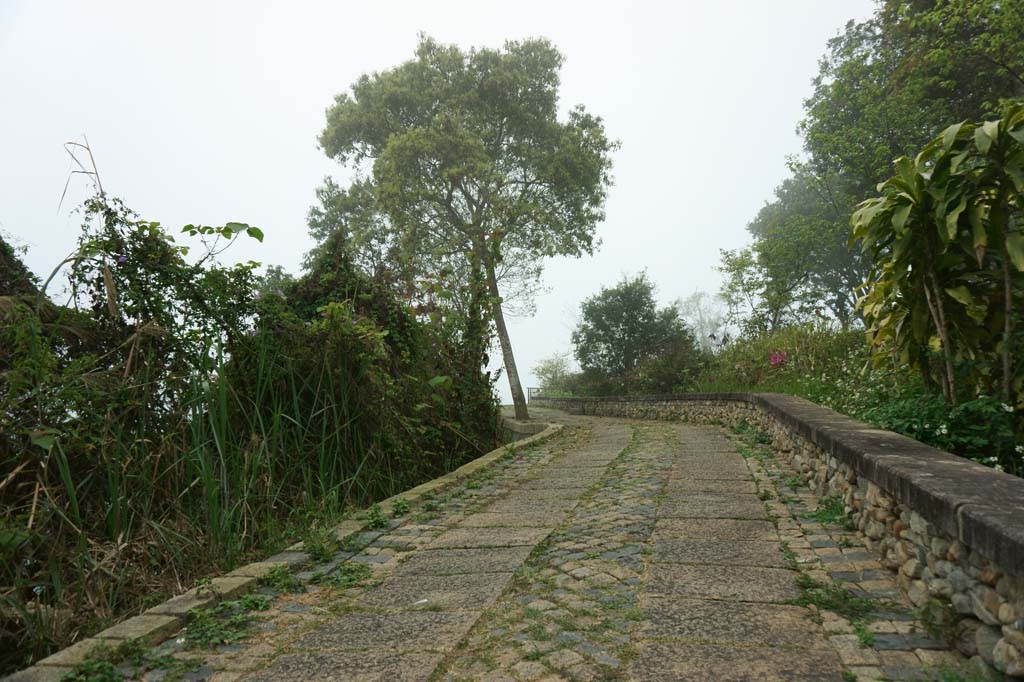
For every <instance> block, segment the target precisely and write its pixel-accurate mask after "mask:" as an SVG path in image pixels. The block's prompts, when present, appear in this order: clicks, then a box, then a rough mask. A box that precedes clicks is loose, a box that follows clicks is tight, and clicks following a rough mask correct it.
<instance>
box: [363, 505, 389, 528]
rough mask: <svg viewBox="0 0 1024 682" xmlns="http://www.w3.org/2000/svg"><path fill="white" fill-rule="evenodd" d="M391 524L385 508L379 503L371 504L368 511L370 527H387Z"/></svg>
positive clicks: (367, 520) (367, 518)
mask: <svg viewBox="0 0 1024 682" xmlns="http://www.w3.org/2000/svg"><path fill="white" fill-rule="evenodd" d="M389 524H390V522H389V521H388V515H387V514H385V513H384V509H383V508H382V507H381V506H380V505H379V504H373V505H371V506H370V509H369V511H367V513H366V525H367V526H368V527H370V528H376V529H380V528H387V527H388V525H389Z"/></svg>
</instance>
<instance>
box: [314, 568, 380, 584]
mask: <svg viewBox="0 0 1024 682" xmlns="http://www.w3.org/2000/svg"><path fill="white" fill-rule="evenodd" d="M371 575H373V569H371V568H370V567H369V566H367V565H366V564H361V563H359V562H349V563H345V564H342V565H341V566H339V567H338V570H336V571H334V572H333V573H330V574H328V575H325V576H323V577H321V578H318V580H317V582H318V583H320V584H321V585H325V586H327V587H331V588H334V589H338V590H345V589H348V588H350V587H358V586H360V585H361V584H363V582H364V581H366V579H367V578H369V577H370V576H371Z"/></svg>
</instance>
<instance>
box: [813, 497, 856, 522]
mask: <svg viewBox="0 0 1024 682" xmlns="http://www.w3.org/2000/svg"><path fill="white" fill-rule="evenodd" d="M804 518H807V519H814V520H815V521H817V522H818V523H820V524H822V525H831V526H840V527H842V528H844V529H846V530H856V526H854V525H853V521H851V520H850V518H849V517H848V516H847V515H846V509H845V507H844V505H843V501H842V500H841V499H839V498H838V497H821V498H818V509H817V510H815V511H813V512H808V513H807V514H804Z"/></svg>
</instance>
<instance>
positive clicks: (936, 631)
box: [914, 599, 959, 645]
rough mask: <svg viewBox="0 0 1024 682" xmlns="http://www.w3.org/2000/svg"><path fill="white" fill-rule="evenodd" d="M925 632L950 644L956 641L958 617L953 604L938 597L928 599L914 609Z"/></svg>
mask: <svg viewBox="0 0 1024 682" xmlns="http://www.w3.org/2000/svg"><path fill="white" fill-rule="evenodd" d="M914 615H915V616H916V617H917V619H918V620H920V621H921V625H923V626H924V629H925V632H927V633H928V634H929V635H931V636H932V637H934V638H935V639H937V640H939V641H942V642H946V643H947V644H949V645H952V644H953V643H954V642H955V641H956V635H957V623H958V622H959V617H958V616H957V613H956V610H955V609H954V608H953V605H952V604H951V603H950V602H948V601H944V600H940V599H929V600H928V601H926V602H925V603H924V604H922V605H921V606H920V607H919V608H917V609H916V610H915V611H914Z"/></svg>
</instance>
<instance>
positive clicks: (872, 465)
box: [533, 393, 1024, 575]
mask: <svg viewBox="0 0 1024 682" xmlns="http://www.w3.org/2000/svg"><path fill="white" fill-rule="evenodd" d="M533 402H534V403H535V404H537V405H538V406H544V407H553V408H556V409H562V410H565V411H567V412H572V413H576V414H601V415H605V416H612V415H614V414H619V415H621V416H637V415H638V413H642V412H644V411H645V410H644V409H643V408H647V407H650V408H652V409H654V408H661V409H662V410H663V411H665V412H666V413H667V414H671V413H672V412H673V410H672V409H671V408H672V407H673V406H674V407H677V408H680V409H679V410H678V411H685V406H686V405H687V404H690V405H692V404H694V403H718V404H723V403H732V404H735V403H737V402H738V403H745V404H747V405H749V406H750V407H753V408H756V409H758V410H761V411H763V412H764V413H766V414H767V415H768V416H770V417H771V418H773V419H774V420H775V421H776V422H777V423H779V424H781V425H783V426H785V427H786V428H787V429H789V430H790V431H792V432H793V433H794V434H796V435H799V436H802V437H803V438H805V439H806V440H808V441H810V442H811V443H813V444H814V445H816V446H818V447H819V448H821V449H822V450H823V451H825V452H827V453H829V454H830V455H832V456H834V457H835V458H836V459H838V460H839V461H841V462H843V463H845V464H847V465H848V466H849V467H850V468H852V469H853V470H854V471H856V472H857V475H858V476H861V477H863V478H865V479H867V480H868V481H871V482H873V483H875V484H876V485H877V486H878V487H880V488H881V489H882V490H884V491H885V492H886V493H888V494H889V495H890V496H891V497H892V498H894V499H895V500H896V501H898V502H899V503H901V504H905V505H906V506H908V507H910V508H911V509H913V510H915V511H917V512H918V513H919V514H920V515H921V516H922V517H924V518H925V519H926V520H928V521H929V522H930V523H932V524H933V525H934V526H935V527H936V528H937V529H939V530H941V531H942V532H944V533H945V534H947V535H949V536H951V537H953V538H958V539H959V540H961V541H962V542H963V543H964V544H966V545H968V546H969V547H972V548H974V549H975V550H977V551H979V552H981V553H982V554H983V555H985V556H987V557H988V558H990V559H992V560H993V561H995V562H997V563H998V564H999V565H1001V566H1002V567H1003V568H1004V569H1005V570H1007V571H1009V572H1013V573H1015V574H1017V575H1024V479H1021V478H1018V477H1016V476H1011V475H1009V474H1005V473H1003V472H1000V471H995V470H994V469H990V468H988V467H985V466H982V465H981V464H978V463H976V462H972V461H970V460H967V459H964V458H962V457H957V456H956V455H952V454H950V453H948V452H944V451H942V450H938V449H936V448H933V447H931V446H928V445H925V444H924V443H921V442H919V441H916V440H914V439H912V438H907V437H906V436H901V435H899V434H897V433H893V432H892V431H885V430H883V429H878V428H876V427H873V426H871V425H869V424H865V423H863V422H859V421H857V420H855V419H851V418H850V417H846V416H844V415H841V414H839V413H837V412H834V411H833V410H830V409H827V408H824V407H821V406H820V405H816V404H814V403H812V402H809V401H807V400H804V399H803V398H797V397H795V396H789V395H782V394H777V393H689V394H680V395H650V396H614V397H598V398H541V397H538V398H534V400H533ZM638 408H639V409H638ZM678 416H681V415H678Z"/></svg>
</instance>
